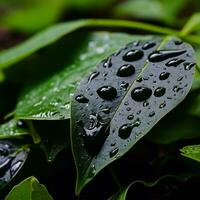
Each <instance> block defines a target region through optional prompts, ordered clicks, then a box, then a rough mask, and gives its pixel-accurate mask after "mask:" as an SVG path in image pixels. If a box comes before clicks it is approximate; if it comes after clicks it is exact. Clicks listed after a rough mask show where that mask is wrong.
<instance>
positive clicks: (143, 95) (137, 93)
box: [131, 87, 152, 101]
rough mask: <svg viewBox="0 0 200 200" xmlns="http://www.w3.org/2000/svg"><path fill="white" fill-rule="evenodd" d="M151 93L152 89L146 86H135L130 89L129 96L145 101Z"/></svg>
mask: <svg viewBox="0 0 200 200" xmlns="http://www.w3.org/2000/svg"><path fill="white" fill-rule="evenodd" d="M151 94H152V90H151V89H150V88H147V87H137V88H135V89H133V90H132V92H131V97H132V98H133V100H135V101H145V100H147V99H148V98H149V97H150V96H151Z"/></svg>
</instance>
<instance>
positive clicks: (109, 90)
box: [97, 86, 117, 100]
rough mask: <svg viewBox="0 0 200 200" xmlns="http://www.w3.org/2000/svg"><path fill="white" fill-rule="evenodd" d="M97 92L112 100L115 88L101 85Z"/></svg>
mask: <svg viewBox="0 0 200 200" xmlns="http://www.w3.org/2000/svg"><path fill="white" fill-rule="evenodd" d="M97 94H98V95H99V96H100V97H101V98H102V99H106V100H113V99H114V98H115V97H116V96H117V90H116V89H115V88H114V87H112V86H103V87H101V88H99V89H98V90H97Z"/></svg>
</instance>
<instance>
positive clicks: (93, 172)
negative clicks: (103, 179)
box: [91, 164, 96, 175]
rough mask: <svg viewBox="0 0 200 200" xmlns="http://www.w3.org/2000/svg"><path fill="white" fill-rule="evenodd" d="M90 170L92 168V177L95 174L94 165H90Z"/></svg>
mask: <svg viewBox="0 0 200 200" xmlns="http://www.w3.org/2000/svg"><path fill="white" fill-rule="evenodd" d="M91 168H92V175H94V174H96V168H95V165H94V164H93V165H92V167H91Z"/></svg>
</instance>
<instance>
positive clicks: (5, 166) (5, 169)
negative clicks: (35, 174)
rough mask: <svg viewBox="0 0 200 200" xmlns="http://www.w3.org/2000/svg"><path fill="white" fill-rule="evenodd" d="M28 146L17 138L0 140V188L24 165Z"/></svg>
mask: <svg viewBox="0 0 200 200" xmlns="http://www.w3.org/2000/svg"><path fill="white" fill-rule="evenodd" d="M28 153H29V148H28V147H27V146H25V145H23V144H22V143H21V142H20V141H17V140H0V189H1V188H3V187H4V186H5V185H7V184H8V183H9V182H10V181H11V180H12V179H13V178H14V177H15V175H16V174H17V173H18V172H19V170H20V169H21V168H22V166H23V165H24V162H25V161H26V159H27V156H28Z"/></svg>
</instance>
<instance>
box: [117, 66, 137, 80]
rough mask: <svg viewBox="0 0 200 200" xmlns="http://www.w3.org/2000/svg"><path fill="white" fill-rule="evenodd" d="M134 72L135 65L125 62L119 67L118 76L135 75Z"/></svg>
mask: <svg viewBox="0 0 200 200" xmlns="http://www.w3.org/2000/svg"><path fill="white" fill-rule="evenodd" d="M134 73H135V67H134V66H133V65H131V64H125V65H122V66H121V67H120V68H119V69H118V71H117V76H120V77H127V76H131V75H133V74H134Z"/></svg>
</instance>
